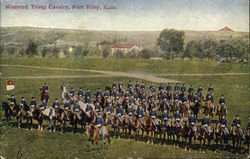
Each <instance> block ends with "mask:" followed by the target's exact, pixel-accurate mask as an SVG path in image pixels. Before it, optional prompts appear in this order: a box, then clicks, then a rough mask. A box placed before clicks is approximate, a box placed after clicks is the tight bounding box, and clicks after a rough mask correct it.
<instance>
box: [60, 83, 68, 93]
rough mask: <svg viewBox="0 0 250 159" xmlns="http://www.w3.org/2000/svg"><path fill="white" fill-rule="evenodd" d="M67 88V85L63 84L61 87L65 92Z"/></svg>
mask: <svg viewBox="0 0 250 159" xmlns="http://www.w3.org/2000/svg"><path fill="white" fill-rule="evenodd" d="M66 89H67V87H66V83H65V82H63V83H62V85H61V91H62V92H63V91H64V90H66Z"/></svg>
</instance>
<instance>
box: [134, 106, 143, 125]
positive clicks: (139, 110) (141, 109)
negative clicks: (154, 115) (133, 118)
mask: <svg viewBox="0 0 250 159" xmlns="http://www.w3.org/2000/svg"><path fill="white" fill-rule="evenodd" d="M136 113H137V115H138V117H139V119H140V120H142V124H144V110H143V108H142V106H141V105H139V108H138V110H137V112H136Z"/></svg>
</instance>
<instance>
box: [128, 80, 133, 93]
mask: <svg viewBox="0 0 250 159" xmlns="http://www.w3.org/2000/svg"><path fill="white" fill-rule="evenodd" d="M127 90H128V91H129V92H130V93H132V92H133V84H132V82H131V81H129V82H128V86H127Z"/></svg>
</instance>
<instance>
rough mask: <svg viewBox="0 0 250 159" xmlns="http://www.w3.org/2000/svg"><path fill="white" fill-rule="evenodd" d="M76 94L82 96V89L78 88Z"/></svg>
mask: <svg viewBox="0 0 250 159" xmlns="http://www.w3.org/2000/svg"><path fill="white" fill-rule="evenodd" d="M77 95H78V96H81V97H83V96H84V92H83V90H82V89H79V90H78V93H77Z"/></svg>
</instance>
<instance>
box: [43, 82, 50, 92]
mask: <svg viewBox="0 0 250 159" xmlns="http://www.w3.org/2000/svg"><path fill="white" fill-rule="evenodd" d="M43 89H44V90H45V91H48V90H49V87H48V85H47V83H46V82H45V83H44V84H43Z"/></svg>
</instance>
